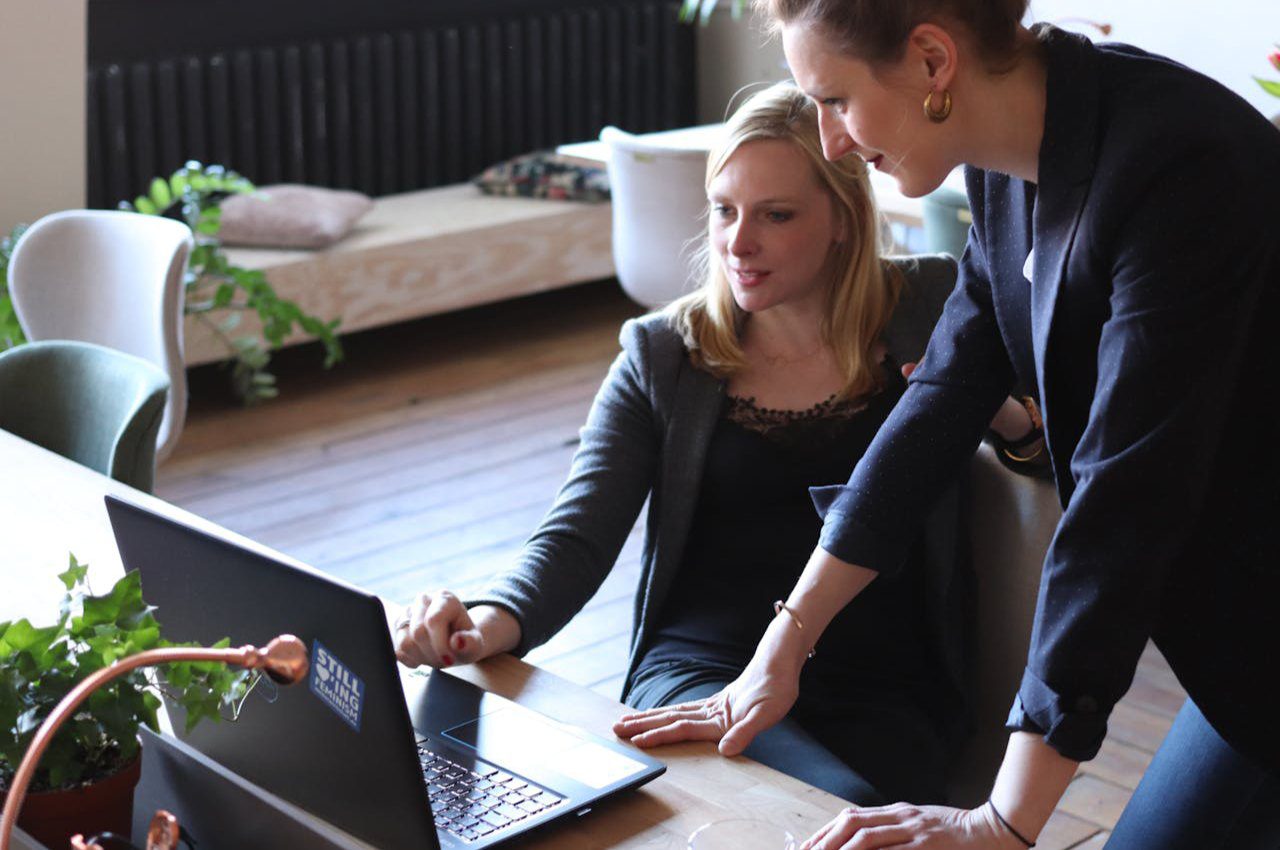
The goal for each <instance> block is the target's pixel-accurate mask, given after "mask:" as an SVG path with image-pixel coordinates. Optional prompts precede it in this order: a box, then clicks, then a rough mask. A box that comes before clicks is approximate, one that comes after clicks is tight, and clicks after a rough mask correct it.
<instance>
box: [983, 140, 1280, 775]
mask: <svg viewBox="0 0 1280 850" xmlns="http://www.w3.org/2000/svg"><path fill="white" fill-rule="evenodd" d="M1221 156H1222V152H1221V151H1217V152H1214V153H1213V154H1212V155H1208V156H1205V157H1203V158H1202V159H1201V160H1199V161H1197V160H1195V159H1192V158H1187V157H1184V158H1182V159H1181V160H1180V161H1178V162H1173V163H1169V165H1168V167H1167V168H1165V169H1163V170H1162V171H1157V173H1156V174H1155V175H1154V176H1153V177H1152V178H1151V179H1150V180H1149V181H1148V184H1147V187H1146V191H1145V192H1142V193H1140V194H1138V198H1139V200H1138V201H1137V202H1136V206H1135V208H1134V209H1133V211H1132V212H1131V213H1128V214H1126V215H1125V217H1124V221H1125V224H1124V225H1123V227H1122V229H1121V230H1120V231H1119V233H1118V238H1117V242H1116V244H1117V246H1118V247H1117V248H1116V249H1115V250H1114V252H1113V256H1114V257H1115V260H1114V266H1113V268H1112V270H1111V272H1112V281H1111V284H1112V285H1111V294H1110V317H1109V318H1108V319H1107V321H1106V322H1105V323H1104V324H1103V326H1102V330H1101V337H1100V343H1099V346H1098V352H1097V370H1098V371H1097V376H1098V377H1097V383H1096V386H1095V388H1094V396H1093V403H1092V406H1091V408H1090V411H1089V418H1088V421H1087V424H1086V426H1085V429H1084V432H1083V434H1082V437H1081V439H1080V441H1079V442H1078V444H1077V446H1076V449H1075V451H1074V453H1073V455H1072V457H1071V461H1070V470H1071V475H1072V478H1073V479H1074V482H1075V486H1074V490H1073V491H1072V493H1071V496H1070V498H1069V500H1068V502H1067V504H1066V506H1065V510H1064V514H1063V517H1062V520H1061V522H1060V524H1059V526H1058V531H1057V534H1056V535H1055V537H1054V539H1053V541H1052V543H1051V544H1050V547H1049V550H1048V553H1047V556H1046V560H1045V567H1044V575H1043V579H1042V582H1041V586H1040V595H1039V599H1038V601H1037V614H1036V620H1035V625H1034V628H1033V631H1032V638H1031V649H1030V653H1029V659H1028V666H1027V669H1026V672H1025V674H1024V678H1023V681H1022V684H1021V687H1020V689H1019V692H1018V696H1017V699H1016V701H1015V703H1014V706H1013V709H1012V711H1011V712H1010V716H1009V721H1008V725H1009V726H1010V727H1011V728H1014V729H1024V730H1033V731H1037V732H1040V733H1042V734H1043V735H1044V737H1045V740H1046V741H1047V742H1048V743H1049V744H1050V745H1051V746H1053V747H1054V748H1055V749H1057V750H1058V751H1059V752H1060V753H1062V754H1063V755H1065V756H1068V757H1069V758H1072V759H1076V760H1081V761H1083V760H1087V759H1090V758H1092V757H1093V756H1094V755H1096V754H1097V751H1098V748H1099V747H1100V746H1101V744H1102V740H1103V738H1104V737H1105V735H1106V722H1107V717H1108V715H1109V714H1110V712H1111V709H1112V708H1113V707H1114V705H1115V703H1116V702H1117V701H1118V700H1119V699H1120V697H1121V696H1123V694H1124V692H1125V691H1126V690H1128V688H1129V685H1130V684H1131V682H1132V680H1133V675H1134V672H1135V670H1136V668H1137V664H1138V661H1139V658H1140V655H1141V653H1142V651H1143V648H1144V647H1145V645H1146V641H1147V639H1148V637H1149V636H1150V635H1151V633H1152V630H1153V627H1154V624H1155V621H1156V617H1157V613H1158V609H1159V606H1160V604H1161V597H1162V592H1163V589H1164V587H1165V586H1166V580H1167V578H1168V576H1169V573H1170V570H1171V567H1172V565H1173V563H1174V562H1175V560H1176V559H1177V558H1178V557H1179V556H1180V554H1181V553H1183V552H1184V551H1185V549H1186V547H1187V545H1188V542H1189V539H1190V536H1191V534H1192V532H1194V530H1195V529H1196V527H1197V520H1198V517H1199V516H1200V514H1201V512H1202V510H1203V509H1204V506H1205V499H1206V493H1207V491H1208V489H1209V486H1210V483H1211V481H1212V478H1213V475H1214V468H1215V464H1216V463H1218V462H1219V459H1218V458H1217V454H1218V451H1219V449H1220V447H1221V446H1222V445H1223V441H1224V436H1225V434H1224V432H1225V428H1226V426H1227V421H1226V418H1227V411H1228V409H1229V408H1230V407H1231V405H1232V400H1233V396H1234V395H1235V393H1236V392H1237V391H1238V389H1239V387H1238V386H1237V383H1238V381H1237V377H1238V376H1239V375H1240V374H1241V372H1242V367H1243V366H1244V364H1243V358H1244V352H1245V350H1246V345H1247V343H1248V341H1249V339H1250V338H1251V334H1252V333H1255V332H1256V330H1254V329H1252V328H1251V323H1252V320H1253V317H1254V316H1255V315H1256V311H1257V309H1258V306H1259V300H1260V298H1261V295H1262V292H1263V288H1264V286H1266V285H1267V284H1268V277H1267V274H1268V273H1267V271H1266V270H1267V269H1271V270H1273V271H1272V274H1274V269H1275V268H1276V265H1275V264H1276V260H1275V259H1274V256H1275V250H1276V249H1275V248H1274V247H1273V245H1272V243H1271V240H1269V239H1266V238H1264V236H1263V234H1262V232H1261V231H1260V229H1259V228H1260V227H1261V224H1260V222H1261V221H1263V220H1264V219H1263V218H1262V217H1263V216H1264V215H1265V209H1263V208H1261V207H1263V206H1264V205H1263V204H1262V203H1260V202H1259V200H1258V199H1257V198H1256V195H1257V192H1249V191H1247V190H1245V189H1244V187H1243V186H1242V185H1241V184H1239V183H1237V182H1236V181H1234V180H1233V179H1232V178H1231V177H1230V176H1229V175H1224V174H1223V173H1222V172H1223V169H1222V168H1221V167H1220V165H1221V161H1220V157H1221ZM1095 191H1096V189H1095ZM1125 194H1128V192H1126V193H1125ZM1105 200H1106V199H1105V198H1103V199H1102V200H1100V201H1099V203H1103V202H1105ZM1050 416H1052V411H1050ZM1051 433H1052V432H1051ZM1204 568H1205V569H1204V581H1205V583H1206V592H1210V591H1209V585H1211V583H1212V582H1215V581H1220V580H1224V576H1223V575H1222V574H1221V572H1220V571H1215V570H1214V565H1212V564H1205V565H1204ZM1226 580H1230V579H1229V578H1228V579H1226Z"/></svg>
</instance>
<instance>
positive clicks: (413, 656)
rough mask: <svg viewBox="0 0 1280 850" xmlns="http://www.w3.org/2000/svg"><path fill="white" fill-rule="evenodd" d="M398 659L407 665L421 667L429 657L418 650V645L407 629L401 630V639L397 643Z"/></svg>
mask: <svg viewBox="0 0 1280 850" xmlns="http://www.w3.org/2000/svg"><path fill="white" fill-rule="evenodd" d="M396 660H397V661H399V662H400V663H401V664H403V665H404V666H406V667H421V666H422V665H423V664H426V663H427V659H425V658H423V657H422V653H421V652H419V651H418V645H417V644H416V643H414V642H413V638H412V637H410V636H409V634H408V632H407V631H405V630H401V632H400V640H399V642H398V643H397V644H396Z"/></svg>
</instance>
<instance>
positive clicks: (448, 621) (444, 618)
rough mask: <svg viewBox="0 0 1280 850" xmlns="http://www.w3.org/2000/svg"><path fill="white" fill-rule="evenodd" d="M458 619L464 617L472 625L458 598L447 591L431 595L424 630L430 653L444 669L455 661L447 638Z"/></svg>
mask: <svg viewBox="0 0 1280 850" xmlns="http://www.w3.org/2000/svg"><path fill="white" fill-rule="evenodd" d="M459 617H465V618H466V620H467V623H468V624H470V625H474V624H471V617H470V616H469V615H468V614H467V610H466V608H464V607H463V605H462V603H461V602H459V601H458V597H456V596H454V595H453V594H452V593H450V592H449V591H447V590H441V591H439V592H437V593H434V594H432V597H431V604H430V605H429V606H428V607H427V615H426V618H425V623H426V630H427V634H428V635H429V637H430V640H431V649H432V651H433V652H435V654H436V656H437V657H438V658H439V659H440V663H441V664H442V665H443V666H445V667H450V666H452V665H453V663H454V662H455V661H456V659H455V658H454V656H453V650H452V648H450V646H449V637H450V635H452V634H453V628H454V626H453V624H454V623H455V622H456V621H457V620H458V619H459Z"/></svg>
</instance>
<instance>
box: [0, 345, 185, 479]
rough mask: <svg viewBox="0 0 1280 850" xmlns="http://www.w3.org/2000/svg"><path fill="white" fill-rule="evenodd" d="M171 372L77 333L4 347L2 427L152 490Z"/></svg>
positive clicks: (0, 396)
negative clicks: (70, 337) (74, 337)
mask: <svg viewBox="0 0 1280 850" xmlns="http://www.w3.org/2000/svg"><path fill="white" fill-rule="evenodd" d="M168 389H169V379H168V378H167V377H165V374H164V372H162V371H161V370H160V369H159V368H158V367H156V366H155V365H153V364H151V363H149V362H147V361H146V360H143V359H142V358H140V357H134V356H133V355H131V354H125V353H124V352H121V351H116V350H114V349H111V348H106V347H104V346H100V345H94V344H92V343H87V342H75V341H72V340H51V341H46V342H32V343H28V344H26V345H19V346H17V347H15V348H10V349H9V350H7V351H4V352H0V428H3V429H4V430H6V431H9V432H11V433H13V434H16V435H18V436H19V437H22V438H23V439H25V440H29V441H31V442H33V443H36V444H37V445H40V446H43V447H44V448H46V449H49V450H50V451H53V452H57V453H58V454H60V455H62V456H64V457H68V458H70V459H72V460H74V461H76V462H77V463H81V464H83V465H85V466H87V467H89V468H91V469H95V470H97V471H98V472H101V473H103V474H104V475H109V476H111V477H112V478H114V479H116V480H117V481H123V482H124V483H125V484H128V485H130V486H131V487H136V488H137V489H139V490H144V491H146V492H151V489H152V485H153V484H154V481H155V468H156V435H157V433H158V432H159V429H160V420H161V418H162V417H163V415H164V406H165V395H166V393H167V392H168Z"/></svg>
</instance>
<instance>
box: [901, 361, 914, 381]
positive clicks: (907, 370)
mask: <svg viewBox="0 0 1280 850" xmlns="http://www.w3.org/2000/svg"><path fill="white" fill-rule="evenodd" d="M915 370H916V364H914V363H903V364H902V377H904V378H910V377H911V373H912V372H914V371H915Z"/></svg>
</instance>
